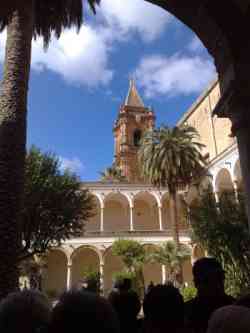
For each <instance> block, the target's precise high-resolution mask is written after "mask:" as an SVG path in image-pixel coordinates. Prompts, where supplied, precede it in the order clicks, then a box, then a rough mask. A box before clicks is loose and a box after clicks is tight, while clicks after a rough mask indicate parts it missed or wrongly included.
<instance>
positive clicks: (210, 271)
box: [185, 258, 235, 333]
mask: <svg viewBox="0 0 250 333" xmlns="http://www.w3.org/2000/svg"><path fill="white" fill-rule="evenodd" d="M193 279H194V284H195V287H196V289H197V296H196V297H195V298H193V299H192V300H190V301H188V302H186V303H185V319H186V326H187V328H188V329H189V330H190V331H191V332H193V333H205V332H206V330H207V325H208V320H209V318H210V316H211V315H212V313H213V312H214V311H215V310H217V309H218V308H220V307H223V306H225V305H231V304H233V303H234V301H235V300H234V298H233V297H231V296H229V295H227V294H226V293H225V289H224V281H225V273H224V271H223V269H222V266H221V264H220V263H219V262H218V261H217V260H216V259H215V258H201V259H199V260H197V261H196V262H195V263H194V266H193Z"/></svg>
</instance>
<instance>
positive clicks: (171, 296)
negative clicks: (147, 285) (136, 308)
mask: <svg viewBox="0 0 250 333" xmlns="http://www.w3.org/2000/svg"><path fill="white" fill-rule="evenodd" d="M143 310H144V315H145V318H146V320H147V321H149V322H151V323H153V325H154V326H156V327H157V326H163V327H165V328H167V329H168V328H169V329H170V328H171V329H174V328H178V327H182V325H183V321H184V301H183V297H182V295H181V294H180V292H179V290H178V289H177V288H175V287H174V286H173V285H171V284H169V285H157V286H155V287H153V288H152V289H151V290H150V291H149V292H148V293H147V295H146V297H145V299H144V302H143Z"/></svg>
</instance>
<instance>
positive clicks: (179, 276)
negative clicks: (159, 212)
mask: <svg viewBox="0 0 250 333" xmlns="http://www.w3.org/2000/svg"><path fill="white" fill-rule="evenodd" d="M170 201H171V207H172V209H171V211H172V223H173V238H174V241H175V243H176V246H177V248H178V249H179V248H180V232H179V221H178V209H177V193H176V192H173V193H171V194H170ZM175 280H176V282H178V283H179V284H180V285H181V284H182V282H183V269H182V264H181V263H180V264H179V273H178V274H177V275H176V277H175Z"/></svg>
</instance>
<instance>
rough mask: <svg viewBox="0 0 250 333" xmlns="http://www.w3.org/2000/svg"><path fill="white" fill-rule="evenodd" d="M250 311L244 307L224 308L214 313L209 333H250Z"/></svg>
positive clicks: (210, 321) (231, 306)
mask: <svg viewBox="0 0 250 333" xmlns="http://www.w3.org/2000/svg"><path fill="white" fill-rule="evenodd" d="M249 332H250V310H249V309H248V308H245V307H243V306H237V305H229V306H224V307H222V308H220V309H218V310H216V311H215V312H214V314H213V315H212V317H211V319H210V320H209V323H208V330H207V333H249Z"/></svg>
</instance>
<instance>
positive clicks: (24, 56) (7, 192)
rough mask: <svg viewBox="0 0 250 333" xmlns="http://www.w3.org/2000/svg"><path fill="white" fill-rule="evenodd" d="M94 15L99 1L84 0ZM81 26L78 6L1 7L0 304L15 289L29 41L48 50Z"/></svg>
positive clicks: (57, 0)
mask: <svg viewBox="0 0 250 333" xmlns="http://www.w3.org/2000/svg"><path fill="white" fill-rule="evenodd" d="M88 2H89V3H90V5H91V7H92V9H93V10H94V8H95V4H96V3H99V0H88ZM82 20H83V8H82V0H46V1H45V0H22V1H21V0H9V1H1V3H0V32H1V31H3V30H4V29H5V28H7V44H6V56H5V63H4V72H3V80H2V84H1V90H0V110H1V111H0V239H1V242H0V258H1V259H0V298H1V297H3V296H4V295H6V294H7V293H8V292H10V291H12V290H14V289H16V288H17V287H18V268H17V262H16V257H17V252H18V248H19V245H20V233H19V226H20V221H19V216H20V214H19V213H20V210H21V207H22V200H23V199H22V196H23V184H24V161H25V145H26V127H27V125H26V118H27V96H28V83H29V74H30V61H31V45H32V38H33V37H38V36H41V37H43V38H44V43H45V46H48V44H49V41H50V39H51V35H52V34H53V33H55V36H56V37H60V34H61V32H62V30H63V29H64V28H69V27H71V26H77V27H78V28H80V26H81V24H82Z"/></svg>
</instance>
